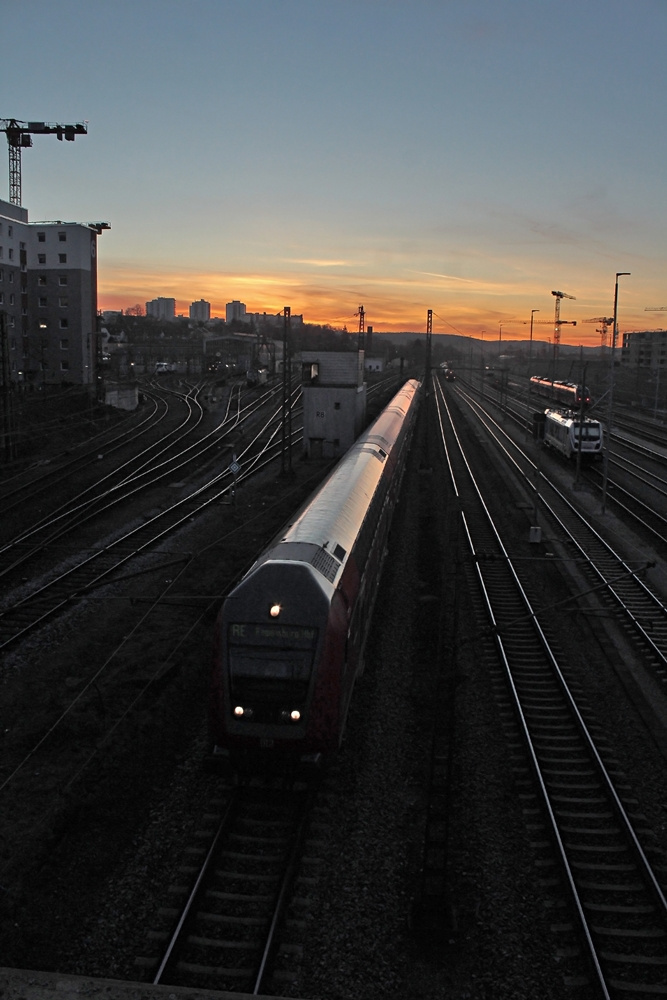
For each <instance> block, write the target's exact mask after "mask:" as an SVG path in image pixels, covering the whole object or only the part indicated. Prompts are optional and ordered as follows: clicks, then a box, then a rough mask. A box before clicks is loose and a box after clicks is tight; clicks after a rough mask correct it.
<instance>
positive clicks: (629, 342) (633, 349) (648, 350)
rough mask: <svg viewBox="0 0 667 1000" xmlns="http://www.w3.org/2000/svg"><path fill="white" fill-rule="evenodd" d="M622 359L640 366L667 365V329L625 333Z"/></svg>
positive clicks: (657, 366) (624, 362) (661, 366)
mask: <svg viewBox="0 0 667 1000" xmlns="http://www.w3.org/2000/svg"><path fill="white" fill-rule="evenodd" d="M621 361H622V362H623V364H626V365H637V366H638V367H639V368H665V367H667V330H636V331H632V332H630V333H624V334H623V347H622V349H621Z"/></svg>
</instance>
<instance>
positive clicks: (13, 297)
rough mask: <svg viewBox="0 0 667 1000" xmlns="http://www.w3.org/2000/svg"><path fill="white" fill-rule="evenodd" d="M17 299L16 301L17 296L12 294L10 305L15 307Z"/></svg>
mask: <svg viewBox="0 0 667 1000" xmlns="http://www.w3.org/2000/svg"><path fill="white" fill-rule="evenodd" d="M15 299H16V296H15V295H14V294H13V293H12V294H11V295H10V296H9V304H10V306H13V305H15V301H14V300H15Z"/></svg>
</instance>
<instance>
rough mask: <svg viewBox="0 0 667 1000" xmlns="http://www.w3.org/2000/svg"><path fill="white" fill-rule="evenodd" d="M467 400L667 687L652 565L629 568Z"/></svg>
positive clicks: (666, 631) (666, 648)
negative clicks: (648, 577) (649, 576)
mask: <svg viewBox="0 0 667 1000" xmlns="http://www.w3.org/2000/svg"><path fill="white" fill-rule="evenodd" d="M466 401H467V405H469V406H470V408H471V409H472V411H473V412H474V413H475V414H476V415H477V418H478V419H479V421H480V423H481V426H483V428H484V430H485V432H486V433H488V434H489V435H490V437H491V439H492V440H493V441H495V442H496V444H497V446H498V448H499V449H500V450H501V451H502V452H503V453H504V456H505V458H506V460H507V461H508V463H509V464H510V466H511V468H512V470H513V472H514V473H515V474H516V476H517V477H518V479H519V480H520V481H521V482H522V484H523V487H524V488H525V489H526V490H527V491H529V493H530V494H531V495H532V498H533V505H534V509H535V511H538V510H539V517H538V520H541V521H542V523H543V524H545V525H548V527H549V529H550V531H551V532H552V534H553V536H554V538H557V539H560V542H561V544H562V545H563V547H564V549H565V551H566V553H567V554H568V555H569V556H570V557H571V560H572V562H573V563H574V562H575V561H576V563H577V565H578V567H579V569H580V570H581V571H582V573H583V574H584V575H585V577H586V579H587V580H588V583H589V586H590V588H591V591H594V592H595V593H596V594H598V595H599V597H600V599H601V600H602V601H603V604H604V606H605V607H606V608H607V609H610V610H611V611H613V613H614V615H615V616H616V617H617V618H619V620H624V621H625V622H626V623H627V625H628V628H629V631H630V633H631V634H632V635H633V637H634V639H635V641H636V643H637V644H638V646H637V648H638V649H639V651H640V652H641V655H642V658H643V661H644V663H645V665H646V666H647V667H651V669H652V670H653V672H654V674H655V676H656V677H657V678H658V679H659V681H660V682H661V684H663V685H665V684H667V607H666V606H665V604H664V603H663V601H662V599H661V598H660V597H659V596H658V595H657V594H656V593H654V592H653V591H652V590H651V588H650V587H649V586H648V585H647V583H646V582H645V581H644V579H643V576H644V574H645V570H646V569H648V568H650V566H649V565H648V564H647V563H643V564H641V565H637V566H631V565H629V564H628V562H627V561H626V559H625V558H624V557H623V556H622V555H621V554H619V553H618V552H616V551H615V550H614V548H613V547H612V546H611V545H610V544H609V543H608V542H607V541H606V540H605V539H604V538H603V537H602V535H601V534H600V532H598V531H597V530H596V528H595V527H594V526H593V525H592V524H591V523H590V522H589V521H588V520H587V519H586V517H585V516H584V515H583V514H582V513H581V512H580V510H579V509H578V508H577V507H576V506H575V504H574V503H573V502H571V501H570V500H569V499H568V497H567V496H566V495H565V493H564V492H563V491H562V490H561V489H560V488H559V487H558V485H557V484H556V483H555V482H551V481H550V480H549V478H548V475H547V473H546V472H545V470H544V469H542V468H541V467H538V465H536V463H535V462H533V461H532V459H531V458H530V457H529V456H528V455H527V454H526V453H525V452H524V451H523V449H522V448H521V446H520V445H519V444H518V443H517V442H516V441H514V440H513V439H512V437H511V436H510V435H509V434H508V433H507V432H506V430H504V429H503V427H501V425H500V424H498V423H497V422H496V421H495V420H493V418H492V417H491V416H490V415H489V414H487V413H486V412H485V411H483V410H482V409H481V408H480V407H479V405H478V403H477V402H476V401H475V400H473V399H471V398H470V397H468V398H467V400H466ZM575 606H576V605H575Z"/></svg>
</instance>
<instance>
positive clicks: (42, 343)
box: [0, 200, 110, 387]
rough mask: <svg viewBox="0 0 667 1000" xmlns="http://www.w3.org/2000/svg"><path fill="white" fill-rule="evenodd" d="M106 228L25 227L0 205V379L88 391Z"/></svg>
mask: <svg viewBox="0 0 667 1000" xmlns="http://www.w3.org/2000/svg"><path fill="white" fill-rule="evenodd" d="M109 228H110V227H109V225H108V224H107V223H80V222H30V221H29V219H28V210H27V209H26V208H22V207H20V206H18V205H13V204H12V203H10V202H6V201H2V200H0V314H2V316H3V323H2V327H3V328H4V329H3V330H2V380H3V383H5V382H10V383H16V384H25V385H26V386H32V387H41V386H44V385H48V384H62V383H68V384H77V385H88V384H91V383H93V382H94V381H95V377H96V363H97V353H98V351H97V346H98V345H97V336H98V334H97V238H98V236H99V235H100V233H101V232H102V231H103V230H104V229H109Z"/></svg>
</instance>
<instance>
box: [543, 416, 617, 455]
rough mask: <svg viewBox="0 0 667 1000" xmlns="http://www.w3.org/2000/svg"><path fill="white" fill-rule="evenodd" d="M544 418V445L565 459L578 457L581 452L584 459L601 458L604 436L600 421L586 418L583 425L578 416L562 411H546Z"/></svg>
mask: <svg viewBox="0 0 667 1000" xmlns="http://www.w3.org/2000/svg"><path fill="white" fill-rule="evenodd" d="M544 417H545V419H544V443H545V445H547V446H548V447H549V448H552V449H553V450H554V451H557V452H559V453H560V454H561V455H564V456H565V458H573V457H576V455H577V453H578V452H579V450H581V456H582V458H586V459H591V458H599V457H600V455H601V454H602V450H603V446H604V440H603V437H604V436H603V432H602V425H601V423H600V421H599V420H591V418H590V417H584V420H583V423H582V421H581V420H580V419H579V416H578V415H577V414H574V413H572V412H570V411H565V412H563V411H562V410H546V411H545V414H544ZM580 439H581V441H580Z"/></svg>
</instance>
